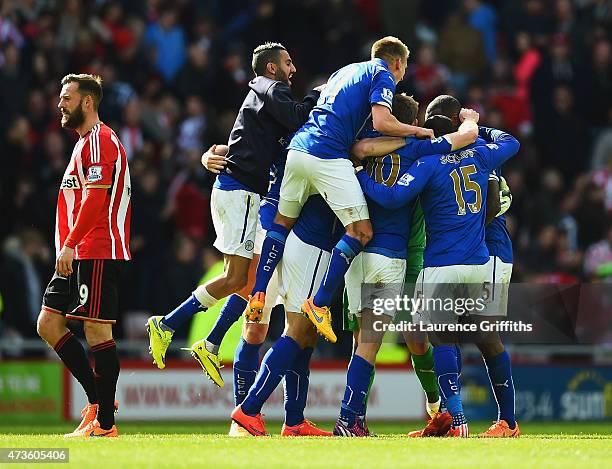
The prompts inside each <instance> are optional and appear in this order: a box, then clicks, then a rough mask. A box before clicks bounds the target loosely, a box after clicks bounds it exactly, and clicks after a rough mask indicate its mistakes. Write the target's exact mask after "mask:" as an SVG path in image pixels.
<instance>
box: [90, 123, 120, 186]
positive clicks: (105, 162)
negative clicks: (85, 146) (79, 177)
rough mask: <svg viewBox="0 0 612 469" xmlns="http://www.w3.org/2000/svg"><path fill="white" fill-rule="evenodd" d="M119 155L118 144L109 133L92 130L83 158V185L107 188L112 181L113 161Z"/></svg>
mask: <svg viewBox="0 0 612 469" xmlns="http://www.w3.org/2000/svg"><path fill="white" fill-rule="evenodd" d="M118 157H119V146H118V144H117V143H115V142H114V141H113V136H112V134H111V133H106V132H104V131H103V130H102V131H100V130H98V131H94V132H93V133H92V135H91V136H90V138H89V156H88V158H86V159H85V158H84V159H83V173H84V176H85V186H86V187H89V188H108V187H111V185H112V183H113V171H114V169H115V162H116V161H117V158H118Z"/></svg>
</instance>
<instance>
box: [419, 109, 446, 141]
mask: <svg viewBox="0 0 612 469" xmlns="http://www.w3.org/2000/svg"><path fill="white" fill-rule="evenodd" d="M423 127H425V128H426V129H431V130H433V131H434V135H435V136H436V137H440V136H442V135H446V134H450V133H451V132H452V131H453V122H452V121H451V120H450V119H449V118H448V117H446V116H441V115H439V114H438V115H435V116H430V117H429V118H428V119H426V120H425V123H424V124H423Z"/></svg>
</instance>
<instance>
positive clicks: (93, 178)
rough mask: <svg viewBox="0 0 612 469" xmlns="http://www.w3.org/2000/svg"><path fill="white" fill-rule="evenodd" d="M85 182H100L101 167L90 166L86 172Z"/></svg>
mask: <svg viewBox="0 0 612 469" xmlns="http://www.w3.org/2000/svg"><path fill="white" fill-rule="evenodd" d="M86 179H87V182H97V181H101V180H102V166H90V168H89V169H88V170H87V178H86Z"/></svg>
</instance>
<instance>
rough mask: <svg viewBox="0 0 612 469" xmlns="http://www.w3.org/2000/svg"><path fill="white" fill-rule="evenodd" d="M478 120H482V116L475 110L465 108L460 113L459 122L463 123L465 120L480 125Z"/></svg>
mask: <svg viewBox="0 0 612 469" xmlns="http://www.w3.org/2000/svg"><path fill="white" fill-rule="evenodd" d="M478 119H480V114H478V113H477V112H476V111H474V109H466V108H463V109H461V111H459V120H460V121H461V122H463V121H464V120H471V121H474V122H476V123H477V124H478Z"/></svg>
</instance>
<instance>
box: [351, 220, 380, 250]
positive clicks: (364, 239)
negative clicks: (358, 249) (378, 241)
mask: <svg viewBox="0 0 612 469" xmlns="http://www.w3.org/2000/svg"><path fill="white" fill-rule="evenodd" d="M346 234H347V235H349V236H350V237H351V238H355V239H356V240H358V241H359V242H360V243H361V245H362V246H365V245H366V244H368V243H369V242H370V240H371V239H372V236H373V232H372V224H371V223H370V221H369V220H362V221H360V222H357V223H352V224H350V225H349V226H347V227H346Z"/></svg>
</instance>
